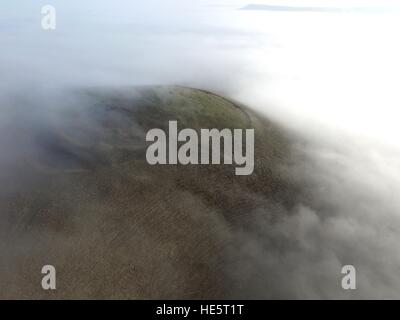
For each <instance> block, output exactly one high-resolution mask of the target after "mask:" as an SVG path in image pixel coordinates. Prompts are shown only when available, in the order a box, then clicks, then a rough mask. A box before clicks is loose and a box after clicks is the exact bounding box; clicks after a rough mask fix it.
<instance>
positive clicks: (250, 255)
mask: <svg viewBox="0 0 400 320" xmlns="http://www.w3.org/2000/svg"><path fill="white" fill-rule="evenodd" d="M49 3H50V4H52V5H54V6H55V8H56V10H57V29H56V30H55V31H51V32H49V31H47V32H46V31H44V30H42V29H41V26H40V19H41V14H40V9H41V6H42V5H44V4H49ZM254 3H263V2H262V1H254ZM327 3H328V2H327ZM354 3H357V2H354ZM371 3H372V2H371ZM393 3H395V2H391V4H393ZM246 4H248V3H247V2H244V1H220V2H217V1H211V0H207V1H196V3H195V2H194V1H193V2H191V3H189V2H188V1H178V0H171V1H155V0H151V1H146V4H143V3H142V2H139V1H128V0H119V1H112V2H111V1H105V0H102V1H99V0H96V1H85V2H84V4H83V3H82V2H79V1H60V0H53V1H46V2H45V1H30V2H29V3H27V2H26V1H22V0H18V1H17V0H14V1H12V2H11V1H9V2H7V4H2V6H3V8H2V9H4V10H2V14H1V16H0V37H1V50H0V75H1V78H0V102H1V108H2V110H1V115H0V124H1V125H2V127H1V131H2V132H4V130H6V129H7V126H6V124H7V123H8V119H9V118H10V117H12V116H13V111H12V110H10V109H9V107H8V106H9V104H10V103H9V101H11V100H12V101H14V100H13V99H14V98H15V97H16V96H18V95H20V94H21V92H24V94H23V95H24V97H26V96H29V97H34V98H35V99H42V100H43V101H44V100H45V97H46V96H51V95H54V94H56V93H59V92H60V91H63V90H65V89H66V88H71V87H72V88H76V87H90V86H98V85H102V86H124V85H144V84H182V85H188V86H192V87H200V88H204V89H209V90H212V91H215V92H218V93H222V94H225V95H227V96H229V97H232V98H235V99H237V100H239V101H241V102H243V103H245V104H246V105H248V106H250V107H252V108H254V109H256V110H258V111H260V112H261V113H263V114H265V115H266V116H268V117H270V118H271V119H274V120H275V121H277V122H279V123H281V124H283V125H284V126H285V127H287V128H288V129H289V130H291V131H292V132H293V133H295V134H296V136H297V140H296V148H295V149H296V150H295V152H296V153H297V155H298V159H299V160H298V163H297V165H296V167H295V168H294V169H293V170H294V171H293V175H295V176H297V177H299V179H305V180H307V181H308V182H309V184H310V185H311V186H312V190H311V191H310V193H311V194H312V198H313V202H312V203H315V206H310V205H309V204H308V205H305V204H303V203H299V204H298V206H297V207H296V210H295V212H290V213H289V214H286V213H284V214H282V219H280V220H278V221H275V222H271V221H269V218H268V214H267V213H266V212H263V210H262V209H260V210H259V211H257V212H256V213H254V214H255V216H256V217H257V219H256V220H255V221H254V226H253V229H251V230H249V231H248V232H243V233H240V234H237V235H236V237H237V246H236V247H235V248H234V251H235V254H234V255H233V257H236V258H237V259H236V260H235V259H234V258H233V261H232V263H231V265H230V266H228V269H229V270H228V272H230V273H231V274H232V275H233V276H237V277H243V278H244V279H247V278H248V279H249V281H248V284H247V286H246V289H247V290H248V292H249V294H248V295H249V296H251V295H252V294H254V296H256V297H261V298H399V297H400V277H398V276H397V271H398V270H399V268H400V253H399V251H398V250H397V245H398V243H399V242H400V200H399V197H398V196H397V195H398V194H399V192H400V169H399V168H400V142H399V139H398V137H399V136H400V127H399V125H398V119H399V116H400V111H399V109H398V108H399V106H400V91H399V90H398V88H397V84H398V83H399V80H400V79H399V77H400V62H399V59H398V57H399V56H400V40H399V37H398V30H399V28H400V19H399V18H400V17H399V14H398V13H395V12H393V13H390V12H389V13H373V12H372V13H369V14H364V13H347V14H340V13H315V12H314V13H307V12H305V13H304V12H303V13H296V12H268V11H241V10H238V9H239V8H241V7H243V6H244V5H246ZM289 4H290V2H289ZM335 5H336V4H335ZM38 97H39V98H38ZM42 100H40V101H42ZM51 101H54V100H51ZM38 105H40V104H38V103H36V104H35V106H36V107H35V108H36V109H35V110H34V112H33V114H35V117H40V115H41V114H42V113H41V111H42V110H40V107H38ZM43 105H45V103H43ZM37 108H39V109H37ZM46 108H57V105H46ZM40 121H45V115H44V114H43V118H42V119H41V120H40ZM1 148H2V149H3V150H7V149H9V145H5V143H2V145H1ZM15 149H18V148H17V147H15ZM1 154H3V151H2V152H1ZM14 154H16V153H14ZM8 158H9V157H8ZM8 158H7V156H2V157H0V161H2V162H7V161H12V159H11V160H10V159H8ZM271 243H283V244H286V243H291V245H287V246H286V245H283V248H284V249H282V247H280V246H279V247H275V246H273V245H271ZM243 258H245V259H243ZM243 260H245V261H247V262H246V264H243V263H242V261H243ZM347 264H352V265H354V266H355V268H356V270H357V290H354V291H344V290H342V288H341V286H340V281H341V277H342V275H341V273H340V271H341V267H342V266H343V265H347Z"/></svg>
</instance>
